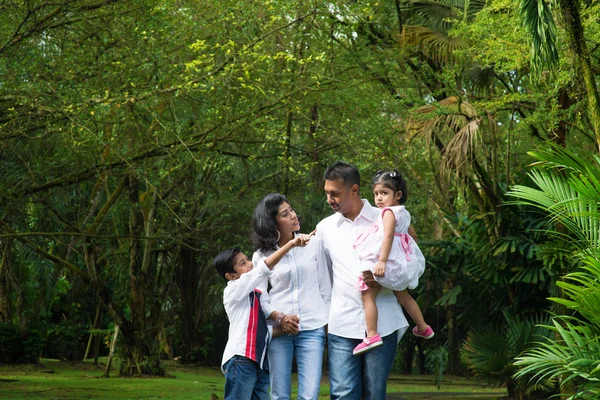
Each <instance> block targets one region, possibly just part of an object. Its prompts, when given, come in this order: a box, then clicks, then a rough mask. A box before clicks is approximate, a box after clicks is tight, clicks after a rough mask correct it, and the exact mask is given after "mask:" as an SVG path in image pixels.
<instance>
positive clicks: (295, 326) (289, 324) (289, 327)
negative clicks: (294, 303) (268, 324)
mask: <svg viewBox="0 0 600 400" xmlns="http://www.w3.org/2000/svg"><path fill="white" fill-rule="evenodd" d="M299 326H300V318H298V316H297V315H296V314H289V315H286V316H285V317H283V318H282V319H281V330H282V331H283V332H284V333H287V334H290V335H295V334H297V333H298V331H299Z"/></svg>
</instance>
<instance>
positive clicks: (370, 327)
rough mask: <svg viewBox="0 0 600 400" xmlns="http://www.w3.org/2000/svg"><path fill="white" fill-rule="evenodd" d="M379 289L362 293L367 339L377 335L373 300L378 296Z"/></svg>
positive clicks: (370, 289)
mask: <svg viewBox="0 0 600 400" xmlns="http://www.w3.org/2000/svg"><path fill="white" fill-rule="evenodd" d="M380 290H381V287H378V288H368V289H367V290H365V291H363V292H362V294H361V296H362V302H363V306H364V308H365V320H366V323H367V338H372V337H373V336H375V335H377V318H378V312H377V303H375V298H377V295H378V294H379V291H380Z"/></svg>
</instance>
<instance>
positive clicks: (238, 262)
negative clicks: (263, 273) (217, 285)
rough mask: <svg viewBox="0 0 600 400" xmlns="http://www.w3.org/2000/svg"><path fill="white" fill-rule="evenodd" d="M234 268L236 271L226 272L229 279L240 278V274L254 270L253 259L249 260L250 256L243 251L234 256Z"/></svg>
mask: <svg viewBox="0 0 600 400" xmlns="http://www.w3.org/2000/svg"><path fill="white" fill-rule="evenodd" d="M233 270H234V271H235V272H228V273H226V274H225V277H226V278H227V280H230V281H234V280H236V279H240V276H242V275H244V274H245V273H246V272H250V271H252V261H250V260H248V257H246V255H245V254H244V253H242V252H240V253H237V254H236V255H235V257H233Z"/></svg>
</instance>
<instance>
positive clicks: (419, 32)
mask: <svg viewBox="0 0 600 400" xmlns="http://www.w3.org/2000/svg"><path fill="white" fill-rule="evenodd" d="M402 43H403V44H405V45H412V46H415V47H416V48H418V49H419V50H420V51H421V52H422V53H423V54H424V55H425V56H426V57H429V58H430V59H431V60H433V61H435V62H437V63H440V64H448V63H451V62H456V61H458V57H457V56H456V55H455V51H457V50H462V49H465V48H467V46H468V44H467V42H466V41H465V40H464V39H462V38H453V37H449V36H448V35H447V34H446V33H444V32H442V31H438V30H435V29H432V28H429V27H426V26H419V25H406V26H404V29H403V30H402Z"/></svg>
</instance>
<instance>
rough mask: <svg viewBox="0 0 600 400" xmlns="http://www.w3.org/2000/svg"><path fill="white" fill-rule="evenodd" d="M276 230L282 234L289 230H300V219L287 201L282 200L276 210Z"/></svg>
mask: <svg viewBox="0 0 600 400" xmlns="http://www.w3.org/2000/svg"><path fill="white" fill-rule="evenodd" d="M275 220H276V221H277V230H279V232H280V233H281V234H282V235H283V234H287V233H290V232H297V231H299V230H300V221H298V216H296V212H295V211H294V210H293V209H292V206H290V205H289V204H288V203H286V202H283V203H281V205H280V206H279V209H278V210H277V217H275Z"/></svg>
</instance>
